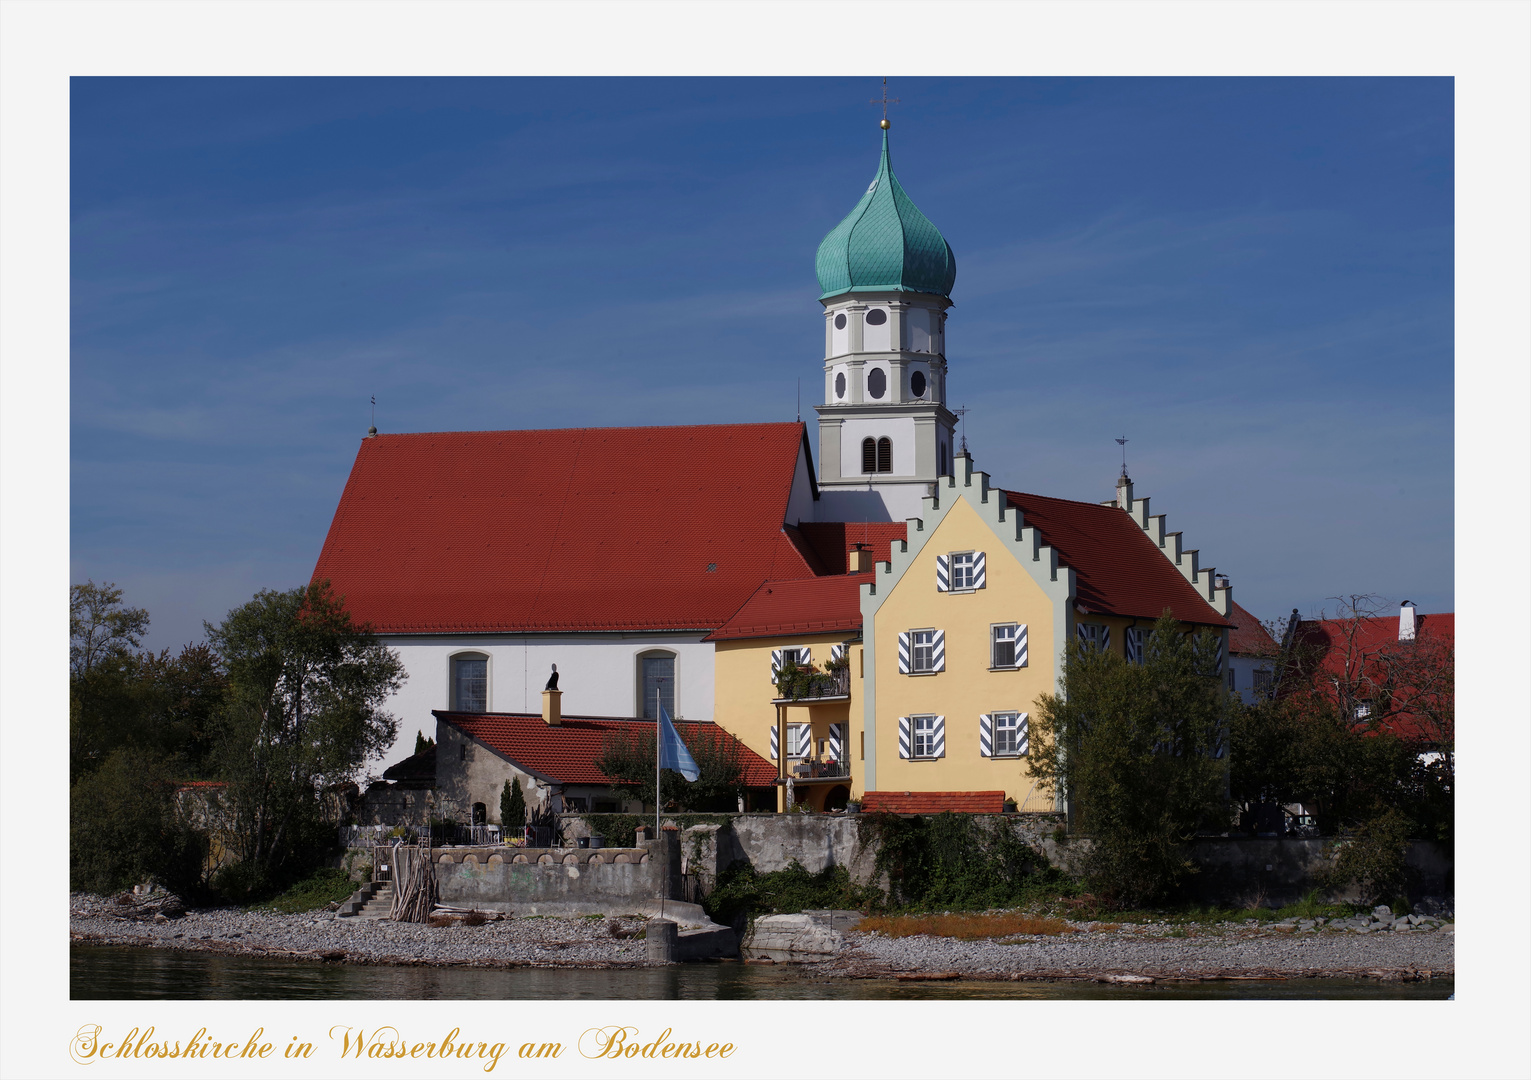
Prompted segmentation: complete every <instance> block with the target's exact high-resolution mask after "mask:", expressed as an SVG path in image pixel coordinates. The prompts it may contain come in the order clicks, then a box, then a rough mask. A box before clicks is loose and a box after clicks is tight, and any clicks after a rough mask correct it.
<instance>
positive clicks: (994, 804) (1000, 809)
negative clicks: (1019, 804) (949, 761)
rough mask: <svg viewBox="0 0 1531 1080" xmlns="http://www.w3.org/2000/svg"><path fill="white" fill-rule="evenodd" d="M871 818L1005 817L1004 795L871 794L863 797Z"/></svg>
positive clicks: (957, 792) (907, 792)
mask: <svg viewBox="0 0 1531 1080" xmlns="http://www.w3.org/2000/svg"><path fill="white" fill-rule="evenodd" d="M861 809H862V811H863V812H864V813H868V814H940V813H944V812H946V811H951V812H952V813H956V814H1003V813H1004V812H1005V793H1004V792H1003V791H869V792H867V793H866V794H865V795H863V796H862V797H861Z"/></svg>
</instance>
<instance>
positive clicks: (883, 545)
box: [798, 521, 909, 574]
mask: <svg viewBox="0 0 1531 1080" xmlns="http://www.w3.org/2000/svg"><path fill="white" fill-rule="evenodd" d="M798 531H799V532H801V533H802V535H803V538H804V539H805V540H806V541H807V542H808V543H809V544H811V545H812V547H813V550H814V551H815V552H816V553H817V554H818V558H819V561H820V562H821V563H822V564H823V566H824V569H823V571H822V572H823V573H826V574H843V573H845V569H846V567H845V556H846V552H848V551H850V549H851V545H852V544H866V545H868V546H869V547H870V548H871V550H872V559H873V561H874V562H887V561H888V560H889V559H891V558H892V557H893V556H892V555H891V554H889V552H890V550H891V547H892V544H893V542H894V541H895V540H907V539H909V523H908V522H905V521H805V522H802V523H800V524H799V525H798Z"/></svg>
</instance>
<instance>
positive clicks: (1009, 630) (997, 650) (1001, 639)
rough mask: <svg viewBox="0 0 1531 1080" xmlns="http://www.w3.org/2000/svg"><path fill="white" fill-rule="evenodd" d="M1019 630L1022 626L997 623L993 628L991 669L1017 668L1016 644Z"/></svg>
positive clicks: (990, 654)
mask: <svg viewBox="0 0 1531 1080" xmlns="http://www.w3.org/2000/svg"><path fill="white" fill-rule="evenodd" d="M1019 630H1020V626H1019V625H1018V624H1016V623H996V624H995V625H994V626H993V628H992V629H991V645H990V648H989V666H990V667H995V668H1013V667H1015V666H1016V655H1015V644H1016V635H1017V631H1019Z"/></svg>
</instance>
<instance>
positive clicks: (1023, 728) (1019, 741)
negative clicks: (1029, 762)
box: [1015, 713, 1031, 757]
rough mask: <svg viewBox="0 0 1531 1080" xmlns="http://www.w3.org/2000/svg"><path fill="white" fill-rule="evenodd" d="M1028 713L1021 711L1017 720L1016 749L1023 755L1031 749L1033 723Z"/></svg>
mask: <svg viewBox="0 0 1531 1080" xmlns="http://www.w3.org/2000/svg"><path fill="white" fill-rule="evenodd" d="M1027 715H1028V714H1026V713H1021V715H1020V718H1019V719H1017V720H1016V722H1015V750H1016V753H1018V754H1020V755H1021V756H1023V757H1024V756H1025V755H1026V753H1027V752H1028V751H1029V750H1030V749H1031V723H1030V721H1029V720H1028V719H1027Z"/></svg>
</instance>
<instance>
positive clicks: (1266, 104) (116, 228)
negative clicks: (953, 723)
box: [70, 78, 1454, 647]
mask: <svg viewBox="0 0 1531 1080" xmlns="http://www.w3.org/2000/svg"><path fill="white" fill-rule="evenodd" d="M890 90H891V94H892V95H893V96H896V97H899V98H900V99H901V101H902V103H901V104H899V105H896V106H894V107H893V109H892V117H893V121H894V127H893V131H892V137H893V162H894V167H895V169H896V171H897V172H898V174H899V177H900V179H901V181H902V182H903V184H904V186H905V188H906V189H907V190H908V191H909V193H910V195H911V196H912V197H913V198H914V200H915V201H916V202H917V203H918V204H919V206H920V208H921V209H922V210H923V211H924V212H925V213H926V214H927V215H928V216H929V217H930V218H931V220H932V221H934V222H935V224H936V225H937V226H938V227H939V228H940V229H941V230H942V232H943V233H944V234H945V235H946V237H947V239H948V240H949V241H950V242H951V245H952V247H953V249H954V250H955V252H956V255H957V283H956V287H955V289H954V292H953V297H954V299H955V301H956V308H955V309H954V311H953V312H952V314H951V317H950V321H949V324H948V331H949V333H948V362H949V365H950V390H951V396H952V399H953V404H963V403H966V404H967V405H968V406H970V408H971V412H970V413H969V414H968V425H969V432H968V434H969V441H970V444H971V446H972V448H973V452H974V455H975V460H976V462H977V465H978V466H979V467H980V468H983V469H986V470H987V471H989V472H990V473H991V475H992V476H993V477H994V479H995V481H996V482H997V483H1000V484H1003V485H1005V486H1009V487H1016V488H1020V489H1022V490H1028V491H1037V492H1042V493H1045V494H1049V495H1056V496H1061V497H1066V498H1079V499H1103V498H1108V497H1109V496H1110V494H1111V486H1112V483H1113V481H1114V479H1115V476H1116V472H1117V469H1118V467H1119V458H1118V448H1117V446H1116V444H1115V443H1114V442H1113V441H1112V440H1113V437H1114V436H1116V435H1118V434H1123V433H1125V434H1126V435H1127V436H1128V437H1129V438H1130V439H1131V442H1130V443H1129V444H1128V455H1129V462H1130V465H1131V471H1132V474H1133V477H1134V479H1135V481H1136V484H1137V490H1138V493H1139V494H1140V495H1150V496H1152V497H1153V500H1154V509H1155V511H1156V512H1164V513H1167V514H1168V515H1169V519H1168V520H1169V527H1170V528H1171V529H1181V530H1183V531H1184V533H1185V540H1186V543H1187V544H1188V545H1189V546H1192V547H1196V548H1199V549H1200V550H1201V553H1202V560H1203V564H1204V565H1205V564H1207V563H1210V564H1214V565H1216V566H1217V567H1218V568H1219V570H1221V571H1225V572H1227V573H1229V574H1230V575H1231V576H1232V578H1233V582H1234V592H1235V596H1236V598H1237V599H1238V600H1239V602H1240V603H1242V604H1243V605H1244V606H1245V607H1247V608H1249V609H1250V610H1251V611H1253V612H1254V613H1255V614H1256V615H1259V616H1261V617H1274V616H1279V615H1282V614H1284V613H1286V612H1287V611H1289V610H1290V609H1292V608H1293V607H1296V608H1299V609H1301V610H1302V611H1303V613H1304V614H1309V613H1316V612H1317V611H1319V610H1320V609H1321V608H1325V607H1329V608H1331V609H1332V608H1333V602H1332V600H1330V599H1328V598H1330V597H1334V596H1337V595H1345V594H1351V593H1374V594H1378V595H1380V596H1382V597H1385V598H1386V599H1387V600H1389V601H1398V600H1402V599H1412V600H1414V601H1415V602H1416V603H1418V604H1420V606H1421V609H1422V610H1425V611H1436V610H1449V609H1451V608H1452V607H1453V606H1454V596H1453V591H1452V590H1453V557H1454V552H1453V539H1452V535H1453V519H1452V499H1453V487H1452V473H1453V468H1454V458H1453V434H1454V433H1453V421H1452V415H1453V407H1454V398H1453V356H1452V340H1453V308H1452V293H1453V268H1452V251H1453V232H1452V210H1453V162H1452V145H1453V96H1452V84H1451V81H1450V80H1448V79H1264V78H1249V79H1192V78H1188V79H1019V78H1016V79H972V80H964V79H957V80H937V79H893V80H891V87H890ZM877 91H878V85H877V83H876V82H875V80H869V79H736V80H715V79H674V80H668V79H540V80H539V79H530V80H521V79H487V80H433V79H381V80H371V79H254V80H243V79H219V80H188V79H76V80H74V81H73V84H72V101H71V123H72V129H71V146H70V152H71V215H72V241H71V260H72V265H71V273H72V279H73V284H72V319H71V322H72V325H71V348H72V357H71V382H70V394H71V401H70V405H71V421H72V422H71V457H72V460H71V476H70V480H71V491H70V504H71V563H72V574H73V577H74V579H75V580H83V579H84V578H86V577H91V578H94V579H96V580H98V581H100V580H111V581H115V582H117V583H118V584H120V585H122V586H124V588H125V589H126V593H127V599H128V600H129V601H130V602H133V603H135V604H139V605H142V606H146V607H148V608H149V609H150V612H151V615H152V616H153V619H154V626H153V630H152V632H151V636H150V641H149V644H151V645H153V646H155V647H165V646H169V647H176V646H179V645H180V644H182V643H184V642H186V641H188V640H192V639H195V638H197V637H199V636H200V632H201V621H202V620H203V619H211V620H213V621H217V620H218V619H219V618H221V616H222V615H223V614H224V613H225V612H226V611H227V610H228V609H229V608H230V607H232V606H234V605H236V604H238V603H240V602H242V601H243V600H245V599H247V598H248V597H249V596H250V595H251V594H252V593H253V592H254V591H255V590H256V589H258V588H263V587H271V588H288V587H292V586H294V585H297V584H301V583H302V582H303V581H305V580H307V577H308V575H309V573H310V572H311V570H312V567H313V563H314V560H315V558H316V556H317V554H318V551H319V547H320V545H321V543H322V542H323V538H324V533H325V530H326V529H327V527H328V524H329V519H330V515H331V514H332V513H333V510H334V507H335V503H336V501H337V499H338V497H339V494H340V490H341V487H342V485H343V484H344V482H345V477H346V475H347V472H348V471H349V468H350V465H351V461H352V459H353V457H354V455H355V451H356V446H357V441H358V440H359V439H360V438H361V437H362V435H363V434H364V433H365V431H366V428H367V424H368V419H369V413H368V398H369V396H370V395H372V394H374V393H375V394H376V395H377V397H378V411H377V423H378V427H379V428H380V429H381V430H383V431H429V430H456V429H484V428H520V427H563V426H572V425H607V424H680V423H696V422H720V421H753V420H790V419H792V417H793V415H794V408H795V394H796V386H797V380H798V379H799V378H801V379H802V381H803V394H804V413H805V416H807V417H811V416H812V409H811V406H812V405H813V404H814V401H815V398H816V396H817V392H818V390H819V388H820V385H821V383H820V380H819V376H818V371H819V370H820V359H821V353H822V335H823V330H822V321H821V319H820V317H819V315H818V311H819V307H818V304H817V303H816V301H815V297H816V295H817V289H816V287H815V282H814V276H813V255H814V251H815V249H816V248H817V245H818V242H819V240H820V239H822V237H823V235H824V234H825V233H826V232H828V231H829V229H830V228H832V227H833V226H834V225H835V224H836V222H838V221H839V220H840V218H841V217H842V216H843V215H844V214H845V213H846V212H847V211H848V210H849V209H850V207H851V206H852V205H853V204H854V203H855V201H856V199H857V198H858V197H859V195H860V193H861V191H862V190H864V189H865V186H866V183H867V181H868V180H869V179H870V178H871V176H872V174H873V173H874V172H875V169H876V155H877V146H878V135H879V132H878V129H877V124H876V121H877V118H878V115H879V113H878V111H877V110H876V109H875V108H874V107H872V106H870V105H868V104H867V100H868V99H869V98H871V97H873V96H875V95H876V93H877Z"/></svg>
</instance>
